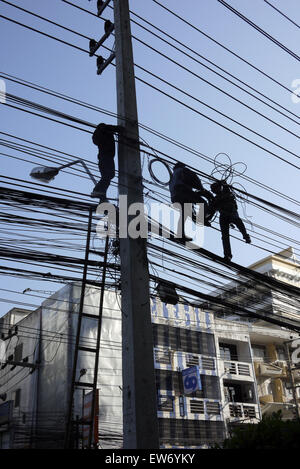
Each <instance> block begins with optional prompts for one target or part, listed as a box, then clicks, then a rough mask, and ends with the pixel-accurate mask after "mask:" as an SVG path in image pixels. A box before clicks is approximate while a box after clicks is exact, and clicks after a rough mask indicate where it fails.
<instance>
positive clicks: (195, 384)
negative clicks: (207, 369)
mask: <svg viewBox="0 0 300 469" xmlns="http://www.w3.org/2000/svg"><path fill="white" fill-rule="evenodd" d="M182 380H183V389H184V394H191V393H193V392H195V391H201V389H202V383H201V377H200V372H199V367H198V366H191V367H189V368H186V369H185V370H182Z"/></svg>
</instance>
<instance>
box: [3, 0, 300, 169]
mask: <svg viewBox="0 0 300 469" xmlns="http://www.w3.org/2000/svg"><path fill="white" fill-rule="evenodd" d="M153 1H156V0H153ZM1 17H2V18H4V19H7V20H9V21H12V22H14V23H16V24H18V25H20V26H25V27H27V26H26V25H24V24H23V23H19V22H17V21H15V20H11V18H7V17H5V16H3V15H0V18H1ZM28 28H29V29H32V30H33V31H35V32H38V33H41V34H45V33H43V32H41V31H39V30H37V29H34V28H30V27H28ZM46 36H48V37H50V38H52V39H57V38H55V37H54V36H50V35H48V34H46ZM62 42H64V43H65V44H67V45H69V46H72V47H73V46H74V45H73V44H70V43H67V42H66V41H62ZM76 48H77V49H79V50H81V51H84V52H87V51H86V50H84V49H81V48H78V47H77V46H76ZM147 72H148V73H151V72H149V71H147ZM156 78H158V79H160V77H157V76H156ZM136 79H137V80H139V81H140V82H142V83H144V84H146V85H147V86H150V87H151V88H152V89H155V90H156V91H158V92H159V93H161V94H163V95H165V96H167V97H168V98H170V99H172V100H173V101H175V102H177V103H179V104H181V105H183V106H185V107H186V108H187V109H190V110H192V111H193V112H196V113H197V114H198V115H201V116H202V117H204V118H205V119H208V120H209V121H211V122H213V123H215V124H217V125H218V126H220V127H222V128H224V129H225V130H227V131H229V132H231V133H233V134H234V135H237V136H239V137H240V138H242V139H243V140H245V141H247V142H248V143H251V144H253V145H255V146H257V147H258V148H260V149H262V150H264V151H265V152H267V153H269V154H271V155H272V156H275V157H276V158H278V159H280V160H281V161H284V162H285V163H287V164H289V165H291V166H293V167H294V168H296V169H300V167H299V166H297V165H295V164H293V163H291V162H289V161H288V160H286V159H285V158H282V157H281V156H279V155H277V154H276V153H274V152H272V151H270V150H268V149H266V148H265V147H263V146H262V145H259V144H257V143H256V142H253V141H252V140H250V139H248V138H247V137H245V136H243V135H242V134H240V133H238V132H236V131H234V130H233V129H230V128H229V127H227V126H225V125H223V124H221V123H220V122H218V121H216V120H215V119H212V118H211V117H209V116H207V115H205V114H203V113H201V112H200V111H198V110H196V109H194V108H192V107H191V106H189V105H187V104H185V103H184V102H182V101H180V100H179V99H177V98H175V97H174V96H171V95H170V94H168V93H166V92H164V91H162V90H161V89H159V88H157V87H155V86H154V85H151V84H150V83H148V82H146V81H145V80H143V79H141V78H139V77H137V76H136ZM5 105H7V106H10V107H13V108H16V109H20V108H17V107H16V106H13V105H11V104H8V103H6V104H5ZM22 110H23V109H22ZM23 111H24V112H29V111H25V110H23ZM31 113H32V114H35V113H33V112H32V111H31ZM36 115H38V114H36ZM38 116H39V115H38ZM48 119H49V120H53V121H55V122H59V121H56V120H55V119H50V118H48ZM69 126H70V127H72V125H70V124H69ZM73 127H74V128H76V126H73ZM81 130H84V129H81ZM263 138H265V137H263ZM272 143H273V144H275V145H276V143H274V142H272ZM285 151H288V150H286V149H285ZM296 156H297V158H299V156H298V155H296Z"/></svg>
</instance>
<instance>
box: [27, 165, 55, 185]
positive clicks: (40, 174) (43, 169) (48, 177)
mask: <svg viewBox="0 0 300 469" xmlns="http://www.w3.org/2000/svg"><path fill="white" fill-rule="evenodd" d="M58 173H59V169H58V168H52V167H50V166H37V167H35V168H33V170H32V171H31V173H30V176H31V177H32V178H34V179H38V180H39V181H42V182H50V181H52V179H54V178H55V176H56V175H57V174H58Z"/></svg>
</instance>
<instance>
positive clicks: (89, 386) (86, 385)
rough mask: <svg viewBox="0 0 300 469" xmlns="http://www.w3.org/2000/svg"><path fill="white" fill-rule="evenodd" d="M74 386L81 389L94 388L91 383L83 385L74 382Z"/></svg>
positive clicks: (79, 382)
mask: <svg viewBox="0 0 300 469" xmlns="http://www.w3.org/2000/svg"><path fill="white" fill-rule="evenodd" d="M75 386H80V387H82V388H93V387H94V385H93V383H84V382H81V381H76V382H75Z"/></svg>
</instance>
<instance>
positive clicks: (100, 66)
mask: <svg viewBox="0 0 300 469" xmlns="http://www.w3.org/2000/svg"><path fill="white" fill-rule="evenodd" d="M115 57H116V54H115V52H112V53H111V55H110V56H109V57H108V59H106V60H105V61H104V62H103V57H101V56H100V57H98V59H100V58H101V59H102V61H100V60H98V59H97V67H98V68H97V75H101V73H102V72H103V71H104V70H105V69H106V67H107V66H108V65H109V64H110V63H111V62H112V61H113V60H114V58H115Z"/></svg>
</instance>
